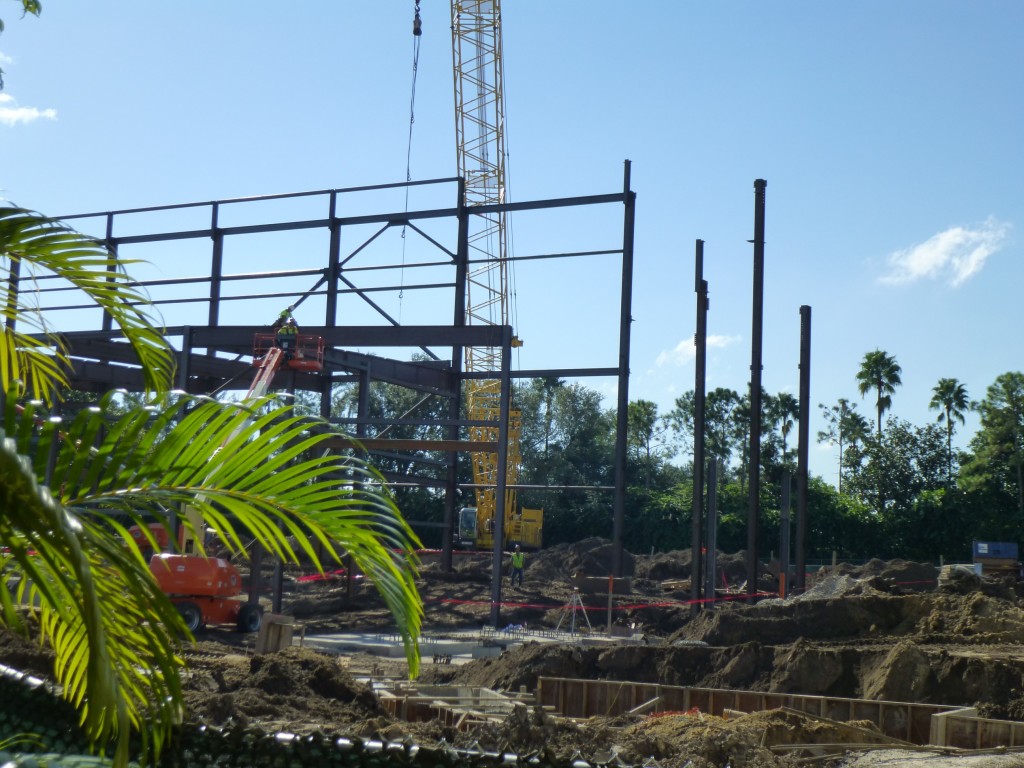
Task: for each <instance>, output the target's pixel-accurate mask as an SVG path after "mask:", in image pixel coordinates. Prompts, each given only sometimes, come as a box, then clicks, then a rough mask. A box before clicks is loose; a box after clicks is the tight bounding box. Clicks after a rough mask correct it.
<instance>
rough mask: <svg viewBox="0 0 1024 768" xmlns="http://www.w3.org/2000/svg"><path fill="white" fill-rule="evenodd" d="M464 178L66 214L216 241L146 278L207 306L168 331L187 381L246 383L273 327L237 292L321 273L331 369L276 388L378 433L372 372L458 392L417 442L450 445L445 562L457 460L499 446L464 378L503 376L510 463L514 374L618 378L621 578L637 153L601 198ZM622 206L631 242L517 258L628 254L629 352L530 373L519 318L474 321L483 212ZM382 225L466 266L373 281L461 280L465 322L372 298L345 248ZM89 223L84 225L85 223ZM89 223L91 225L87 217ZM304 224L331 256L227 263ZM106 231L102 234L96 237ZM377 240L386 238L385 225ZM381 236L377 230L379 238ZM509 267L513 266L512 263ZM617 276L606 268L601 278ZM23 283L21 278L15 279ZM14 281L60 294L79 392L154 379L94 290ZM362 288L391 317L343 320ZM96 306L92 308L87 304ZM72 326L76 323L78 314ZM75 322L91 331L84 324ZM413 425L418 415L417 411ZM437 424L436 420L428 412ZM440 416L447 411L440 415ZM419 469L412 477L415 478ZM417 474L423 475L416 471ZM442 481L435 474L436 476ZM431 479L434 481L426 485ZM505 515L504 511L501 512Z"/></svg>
mask: <svg viewBox="0 0 1024 768" xmlns="http://www.w3.org/2000/svg"><path fill="white" fill-rule="evenodd" d="M436 184H448V185H452V186H453V187H454V188H455V190H456V191H455V194H454V200H455V204H454V205H453V206H451V207H447V208H433V209H426V210H415V211H401V212H397V211H393V212H383V213H369V214H360V215H350V216H343V215H339V211H340V206H339V201H340V200H341V199H342V198H343V196H347V195H351V194H357V193H361V192H372V191H382V190H395V189H397V188H402V187H405V188H407V189H408V188H411V187H417V186H423V185H436ZM309 197H320V198H323V200H324V201H325V202H326V211H325V215H323V216H322V217H319V218H312V219H297V220H287V221H276V222H271V223H263V224H245V225H239V226H224V225H223V224H222V221H221V219H222V215H223V213H224V211H225V209H226V208H227V207H228V206H236V205H245V204H247V203H254V202H267V201H278V200H294V199H296V198H309ZM465 200H466V194H465V184H464V182H463V180H462V179H461V178H448V179H435V180H429V181H420V182H408V183H396V184H383V185H375V186H364V187H350V188H344V189H329V190H319V191H314V192H302V193H293V194H282V195H271V196H259V197H247V198H237V199H232V200H226V201H210V202H198V203H186V204H181V205H168V206H157V207H148V208H132V209H125V210H117V211H110V212H104V213H90V214H75V215H70V216H63V217H61V219H62V220H63V221H65V222H67V223H68V224H69V225H70V226H79V220H81V221H85V220H91V221H93V222H95V221H97V220H100V221H102V222H103V226H104V229H105V232H104V234H103V235H102V236H97V237H98V239H99V240H100V241H101V242H102V243H104V244H105V245H106V246H107V247H108V248H109V249H110V250H111V251H112V252H115V253H117V252H118V250H119V249H124V248H125V247H126V246H129V245H131V246H136V245H145V244H152V243H168V242H174V241H202V240H209V242H210V250H209V269H208V270H207V271H206V274H202V275H198V276H196V275H193V276H189V277H180V278H177V277H176V278H168V279H160V280H148V281H147V280H140V284H141V285H142V286H144V287H146V288H147V289H152V288H155V287H157V286H160V287H171V288H175V289H179V290H187V291H188V292H189V294H188V295H187V296H186V297H185V298H181V297H179V298H172V299H158V298H154V300H153V303H154V305H155V306H156V307H157V308H159V307H160V306H161V305H163V304H175V303H177V304H180V303H182V302H188V303H191V304H196V305H199V306H205V310H206V311H205V313H204V314H205V321H206V322H205V324H201V323H197V324H179V325H174V326H170V327H168V328H166V334H165V335H166V337H167V338H168V339H169V340H170V341H171V344H172V346H175V344H174V341H175V340H177V341H178V344H177V346H176V351H177V354H178V373H177V381H176V386H177V387H178V388H179V389H181V390H184V391H186V392H189V393H192V394H208V393H211V392H217V391H221V390H225V389H235V390H245V389H247V388H248V386H249V384H250V382H251V378H252V375H253V368H252V367H251V364H250V362H249V361H247V360H246V357H247V356H248V355H251V350H252V339H253V334H254V333H255V332H257V331H260V330H262V329H264V328H265V326H263V325H237V324H236V325H228V324H222V323H221V316H222V314H224V310H225V306H226V304H227V302H232V301H238V300H252V299H260V300H261V301H263V303H266V301H267V300H270V299H273V300H276V301H278V302H279V303H282V304H283V303H284V302H285V301H286V300H287V299H288V297H291V296H293V295H294V292H287V293H286V292H282V291H281V290H280V289H279V286H278V285H275V281H281V280H282V279H284V278H307V277H308V278H310V279H312V280H315V285H314V287H313V289H312V290H310V291H306V292H304V293H305V296H306V297H311V296H317V297H321V300H322V301H323V302H324V306H325V313H324V317H323V322H322V324H321V325H316V326H313V325H308V324H306V322H303V324H302V330H303V332H304V333H309V334H315V335H319V336H322V337H323V339H324V343H325V354H324V368H323V371H321V372H319V373H302V372H295V371H281V372H279V373H278V375H277V378H276V380H275V382H274V387H275V388H279V389H288V390H290V391H295V390H296V389H298V390H305V391H311V392H317V393H319V394H320V410H321V416H323V417H324V418H327V419H329V420H331V421H333V422H336V423H344V424H346V425H349V426H354V430H352V431H354V432H355V434H356V435H366V434H367V426H369V425H371V424H379V422H378V421H374V420H371V419H369V418H368V416H367V408H366V402H367V398H366V397H365V393H366V392H367V391H368V388H369V384H370V383H371V382H372V381H384V382H389V383H393V384H397V385H400V386H402V387H407V388H410V389H412V390H416V391H420V392H424V393H429V394H433V395H438V396H441V397H445V398H447V399H448V400H449V401H450V404H451V407H450V409H449V413H450V417H449V419H447V420H445V421H444V422H443V423H441V424H440V425H441V426H444V427H447V428H448V433H447V434H448V437H449V439H447V440H439V441H427V444H425V443H424V441H418V443H417V445H416V446H415V447H418V448H420V449H422V450H441V451H446V452H447V453H448V462H447V463H448V467H447V472H446V480H445V481H444V487H445V517H444V520H445V523H444V525H445V531H444V533H445V535H444V541H445V549H444V562H445V565H446V567H450V565H451V546H452V543H451V542H452V535H451V534H452V526H453V524H454V519H455V508H454V505H455V495H456V490H457V482H456V478H457V472H456V469H457V461H458V455H459V454H460V453H465V452H471V451H474V450H477V451H478V450H480V449H481V447H487V448H491V449H493V448H494V447H495V446H494V444H493V443H491V442H488V443H487V444H486V446H485V445H483V444H482V443H480V442H479V441H478V440H473V439H472V438H471V437H469V438H467V437H466V436H467V435H469V436H471V435H472V429H471V428H472V427H473V426H480V424H479V423H478V422H477V423H474V422H473V421H472V420H470V419H467V418H463V417H462V416H461V410H462V401H461V398H462V397H463V394H462V393H463V390H464V387H463V384H464V383H465V382H471V381H473V380H477V379H484V378H486V379H495V377H497V379H498V381H499V382H500V386H501V400H500V403H501V413H500V420H499V430H498V435H497V441H496V442H497V446H496V447H497V452H498V453H499V460H498V467H499V468H504V467H506V464H507V462H506V460H505V456H504V449H505V444H506V443H507V437H508V421H509V400H510V392H511V381H512V380H513V379H528V378H538V377H558V378H562V377H565V378H585V377H615V378H617V380H618V403H617V409H618V420H617V435H616V457H615V488H614V497H615V498H614V504H613V509H614V519H613V540H614V543H615V552H616V562H615V564H614V570H615V573H616V575H621V569H622V557H621V550H622V530H623V515H624V506H625V460H626V411H627V405H628V381H629V334H630V323H631V301H632V298H631V293H632V272H633V222H634V209H635V203H636V195H635V193H634V192H633V191H632V190H631V189H630V164H629V161H626V163H625V172H624V179H623V186H622V189H621V191H617V192H613V193H608V194H598V195H589V196H582V197H565V198H557V199H545V200H536V201H529V202H517V203H494V204H478V205H474V206H468V205H466V204H465V202H464V201H465ZM608 205H619V206H621V208H622V242H621V246H617V247H615V248H612V249H606V250H600V251H587V250H582V251H573V252H559V253H544V254H535V255H532V256H524V257H512V256H510V257H507V260H508V261H509V262H510V263H511V262H515V261H519V260H525V259H560V258H570V257H573V258H580V257H582V258H587V257H593V256H598V255H600V256H607V255H609V254H612V255H617V256H619V257H621V266H622V271H621V283H620V291H619V298H620V306H619V338H618V360H617V364H616V365H611V366H602V367H582V368H559V369H536V370H518V371H514V372H513V371H512V369H511V349H512V347H513V344H514V336H513V330H512V328H511V327H510V326H509V325H507V324H497V325H469V324H467V321H466V302H467V297H466V286H467V282H468V280H469V277H470V275H471V274H472V273H473V270H474V269H477V268H479V267H480V264H479V263H478V261H481V260H477V259H474V258H473V249H472V247H471V243H470V242H469V233H470V232H471V231H474V229H478V228H475V227H474V226H471V221H470V219H471V217H484V218H488V217H493V216H495V215H497V214H500V215H505V214H508V213H511V212H514V211H531V210H535V211H536V210H543V209H548V210H556V209H565V208H575V207H580V206H608ZM186 209H190V210H193V212H194V209H200V211H202V210H205V212H206V215H208V217H209V225H208V226H205V227H201V228H194V229H182V230H175V231H159V232H144V233H137V232H136V233H128V232H125V233H122V232H121V230H122V228H125V229H130V227H124V224H125V223H126V222H127V221H129V220H130V219H131V217H134V216H137V215H139V214H151V213H153V212H168V211H172V212H173V211H182V210H186ZM436 219H446V220H453V221H454V222H456V223H457V226H456V227H455V228H454V229H455V230H456V231H457V236H456V237H455V242H453V243H449V244H444V243H442V242H438V241H436V240H434V239H433V238H431V237H430V236H429V235H427V234H426V233H424V232H423V231H422V229H419V226H420V225H421V224H423V223H424V222H427V221H429V220H436ZM356 224H359V225H375V226H377V227H378V229H377V232H378V233H380V232H383V231H385V230H386V229H389V228H392V227H403V228H405V227H408V228H412V229H413V230H416V231H418V232H419V233H420V234H422V235H423V236H424V238H425V239H426V240H427V241H429V242H431V243H432V244H433V246H434V247H436V248H437V249H438V251H439V252H440V253H441V254H442V257H441V259H440V260H439V261H436V262H430V266H432V267H435V268H437V267H438V266H440V267H442V268H444V269H449V268H450V269H451V270H453V271H454V274H453V275H452V278H451V280H449V281H443V282H441V283H430V284H422V285H411V286H410V285H401V286H400V285H397V284H392V285H386V286H377V287H375V288H373V289H372V290H404V291H410V290H417V289H420V288H431V289H438V288H441V289H445V290H450V291H451V293H452V296H453V299H452V306H451V315H450V316H451V317H452V322H451V324H450V325H402V324H400V323H399V322H398V321H397V320H395V319H394V318H391V317H390V316H388V314H387V313H386V312H384V311H383V310H381V309H380V307H379V306H377V305H376V304H375V303H374V301H373V299H372V290H366V289H363V288H360V287H359V286H358V285H357V282H356V281H357V272H358V269H359V267H357V266H354V265H353V264H351V261H352V259H353V258H354V257H355V256H356V254H357V253H358V252H359V250H360V248H361V247H362V246H360V248H356V249H354V250H353V252H351V253H349V254H343V253H342V247H341V242H342V238H341V234H342V232H343V231H344V230H345V228H346V227H349V226H352V225H356ZM80 228H81V227H80ZM81 229H83V231H84V228H81ZM294 230H326V231H327V232H328V233H329V245H328V247H327V249H326V253H324V254H323V261H322V264H321V265H320V266H319V267H316V268H313V269H291V270H288V269H285V270H279V271H274V272H270V273H268V272H254V273H227V272H226V271H225V269H224V253H225V243H226V242H227V241H229V240H230V239H231V238H233V237H236V236H239V235H259V234H263V233H275V232H286V231H294ZM94 236H96V235H94ZM374 237H376V235H374ZM370 239H372V238H370ZM505 266H506V267H507V266H509V265H505ZM407 267H408V265H404V264H403V265H399V264H392V265H380V266H378V267H375V269H388V268H393V269H396V270H397V269H405V268H407ZM602 279H604V280H605V281H606V282H607V279H606V278H602ZM12 280H15V281H16V280H17V278H16V277H15V278H12ZM236 281H241V282H242V283H243V284H246V285H259V286H260V287H261V288H262V289H263V290H260V291H252V292H248V293H244V294H237V295H225V287H226V286H228V285H229V284H231V283H234V282H236ZM13 288H14V289H15V290H17V289H19V288H20V289H21V290H25V291H26V292H27V291H29V290H37V291H40V292H41V293H43V294H46V295H47V303H46V307H45V310H44V311H45V313H46V317H47V321H48V322H49V323H50V324H51V326H53V327H54V328H55V329H56V330H57V331H58V332H60V333H61V336H62V338H63V339H64V340H65V342H66V344H67V348H68V352H69V355H70V357H71V358H72V360H73V361H74V369H73V371H72V372H71V374H70V378H71V386H72V387H73V388H75V389H80V390H84V391H91V392H103V391H108V390H110V389H115V388H124V389H127V390H129V391H139V390H141V389H142V378H141V374H140V370H139V366H138V360H137V358H136V357H135V355H134V354H133V352H132V350H131V348H130V347H129V346H128V345H127V344H126V343H124V342H123V339H122V338H121V335H120V333H119V332H118V331H117V330H115V329H113V328H112V327H111V323H110V318H109V317H108V316H106V315H105V314H102V313H101V311H100V310H98V309H96V310H93V309H91V305H89V304H88V303H83V302H82V299H81V296H80V295H77V294H75V293H74V291H75V289H73V288H72V287H70V286H66V285H61V284H59V283H58V282H53V283H48V282H47V276H42V277H38V276H37V277H35V278H33V284H32V285H28V284H27V283H26V284H25V285H17V284H15V285H14V286H13ZM346 294H347V295H354V296H358V297H359V298H360V299H362V300H363V301H364V302H366V303H368V304H369V305H370V306H372V307H374V308H375V309H376V310H377V312H378V314H379V315H380V316H381V317H382V318H383V323H382V324H379V325H339V323H338V321H339V312H338V307H339V299H340V298H341V297H342V296H343V295H346ZM87 307H89V309H86V308H87ZM72 311H75V312H79V313H80V312H82V311H88V312H92V311H95V312H96V315H97V322H96V327H95V329H93V330H70V328H68V327H62V322H63V321H62V319H61V318H62V317H63V316H64V315H62V313H65V312H66V313H68V316H70V313H71V312H72ZM69 324H70V323H69ZM76 325H77V326H78V327H79V328H81V325H82V323H81V322H80V321H79V322H78V323H76ZM394 347H413V348H416V347H418V348H421V349H423V350H425V351H427V352H429V353H430V354H429V357H430V358H431V359H425V360H419V361H409V360H398V359H391V358H388V357H381V356H379V355H370V354H365V353H362V352H359V351H356V350H357V349H360V348H364V349H365V348H394ZM431 347H438V348H445V349H447V350H450V353H449V354H448V355H447V357H446V358H445V359H442V358H441V357H439V356H438V355H436V354H433V353H432V352H431V351H430V348H431ZM467 348H481V349H483V348H492V349H495V350H499V351H500V354H499V360H498V369H497V370H496V371H479V372H477V371H467V370H464V369H463V366H462V362H463V356H464V351H465V349H467ZM352 381H356V382H358V384H359V391H360V393H361V394H360V398H359V400H360V403H359V408H358V413H357V416H356V417H355V418H354V419H353V418H347V419H346V418H338V417H336V416H335V415H334V414H332V413H331V412H330V410H331V393H332V389H333V387H334V385H335V384H338V383H342V382H352ZM405 423H411V422H410V421H408V420H406V422H405ZM416 423H427V422H416ZM430 423H431V424H435V425H436V424H438V422H430ZM409 443H410V441H385V440H368V441H367V444H366V447H367V448H368V449H369V450H370V451H371V453H372V452H375V451H384V450H388V449H391V450H410V449H411V448H412V447H414V446H411V445H409ZM406 479H407V480H408V479H409V478H406ZM412 481H413V482H416V480H415V478H413V479H412ZM436 482H437V481H436V480H435V481H434V482H433V484H436ZM424 484H425V485H426V484H431V483H428V482H424ZM495 485H496V487H495V492H496V497H497V498H504V494H505V490H506V488H505V486H506V475H505V472H504V471H499V472H498V477H497V480H496V484H495ZM499 519H500V516H499Z"/></svg>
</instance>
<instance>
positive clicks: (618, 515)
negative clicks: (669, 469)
mask: <svg viewBox="0 0 1024 768" xmlns="http://www.w3.org/2000/svg"><path fill="white" fill-rule="evenodd" d="M630 168H631V163H630V161H629V160H626V162H625V168H624V171H623V180H622V197H623V202H624V204H625V206H626V211H625V216H624V221H623V226H622V283H621V286H620V287H621V297H620V300H619V386H618V391H619V397H618V410H617V413H616V419H615V501H614V505H615V506H614V509H613V512H612V575H613V576H616V577H621V576H622V560H623V558H622V538H623V532H624V530H625V518H626V448H627V446H626V438H627V429H628V426H629V420H628V418H629V332H630V326H631V324H632V322H633V308H632V300H633V228H634V220H635V213H636V193H635V192H632V191H630Z"/></svg>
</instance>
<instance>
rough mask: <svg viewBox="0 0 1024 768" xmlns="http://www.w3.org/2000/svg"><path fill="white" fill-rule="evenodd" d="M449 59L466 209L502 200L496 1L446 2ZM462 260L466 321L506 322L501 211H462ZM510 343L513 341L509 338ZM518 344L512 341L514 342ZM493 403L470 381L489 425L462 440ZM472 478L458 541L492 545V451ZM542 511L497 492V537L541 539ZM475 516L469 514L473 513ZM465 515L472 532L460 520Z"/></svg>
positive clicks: (486, 384) (493, 435)
mask: <svg viewBox="0 0 1024 768" xmlns="http://www.w3.org/2000/svg"><path fill="white" fill-rule="evenodd" d="M451 10H452V61H453V63H454V71H455V141H456V148H457V154H458V164H459V168H458V172H459V176H461V177H462V178H463V179H464V180H465V190H466V191H465V204H466V205H467V206H469V207H472V206H481V205H489V204H495V203H504V202H505V189H506V187H505V183H506V177H505V134H504V126H505V96H504V79H503V74H502V51H501V3H500V2H499V0H452V4H451ZM469 218H470V227H469V235H468V245H469V259H470V261H471V263H470V265H469V270H468V271H467V276H466V323H467V325H508V324H509V299H508V263H509V262H508V259H507V256H508V241H507V237H506V235H507V233H506V227H505V212H504V211H498V212H495V213H487V214H483V215H473V216H470V217H469ZM514 343H516V342H514ZM517 345H518V344H517ZM465 370H466V371H467V372H495V373H497V372H498V371H500V370H501V350H500V349H497V348H492V347H467V348H466V350H465ZM500 405H501V382H500V381H499V380H498V379H497V378H495V379H470V380H469V382H468V384H467V389H466V406H467V412H468V414H467V415H468V417H469V419H470V420H471V421H488V422H493V424H494V425H493V426H490V425H487V426H474V427H471V428H470V435H469V439H470V440H486V441H491V442H496V441H497V439H498V421H499V414H500ZM521 429H522V415H521V413H520V412H519V411H518V410H514V409H510V411H509V418H508V449H507V460H506V484H507V485H509V486H512V485H515V484H516V483H517V482H518V479H519V468H520V464H521V462H522V459H521V455H520V451H519V444H520V436H521ZM472 462H473V481H474V483H475V485H476V507H475V511H472V512H471V511H470V510H474V508H473V507H467V508H465V509H464V510H462V512H461V513H460V516H459V517H460V520H459V523H460V524H459V528H460V533H459V535H460V539H461V540H462V541H464V542H466V543H469V539H470V538H472V540H473V541H472V543H473V544H475V545H476V546H479V547H490V546H492V545H493V541H494V538H493V534H492V531H493V527H494V524H495V521H496V511H497V505H496V500H495V488H496V484H497V475H498V455H497V454H495V453H479V452H478V453H474V454H473V455H472ZM543 514H544V513H543V511H542V510H538V509H534V510H530V509H519V507H518V504H517V499H516V492H515V489H511V490H507V491H506V492H505V504H504V524H505V526H504V531H505V540H506V541H508V542H512V543H520V544H523V545H524V546H528V547H539V546H540V545H541V534H542V529H543ZM474 518H475V519H474ZM464 519H465V522H466V523H469V521H470V520H471V519H473V525H472V528H473V531H472V533H470V532H469V529H470V526H469V525H465V526H464V525H463V520H464Z"/></svg>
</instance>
